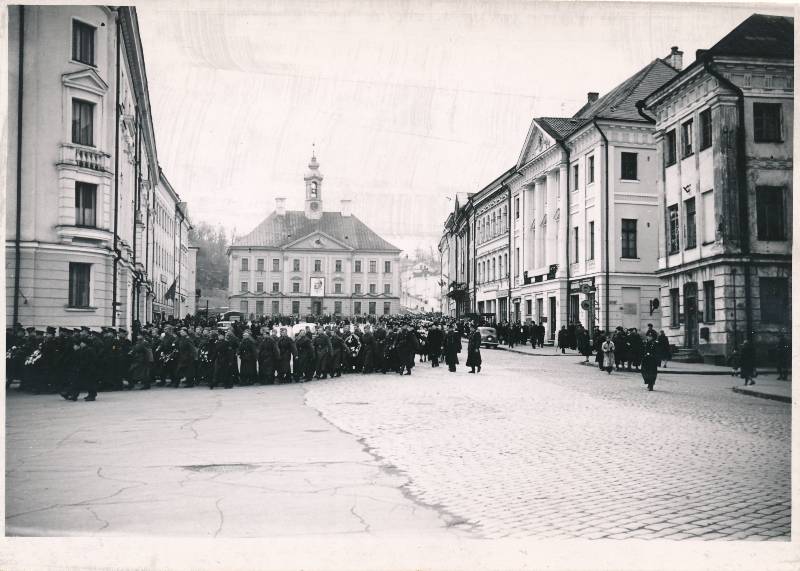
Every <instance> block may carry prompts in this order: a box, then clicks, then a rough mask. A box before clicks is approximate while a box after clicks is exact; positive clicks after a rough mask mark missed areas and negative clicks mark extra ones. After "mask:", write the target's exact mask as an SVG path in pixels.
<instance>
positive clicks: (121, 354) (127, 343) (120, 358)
mask: <svg viewBox="0 0 800 571" xmlns="http://www.w3.org/2000/svg"><path fill="white" fill-rule="evenodd" d="M132 349H133V343H132V342H131V340H130V339H129V338H128V330H127V329H120V330H119V332H118V333H117V345H116V368H117V375H116V377H117V378H119V379H120V381H121V384H122V388H124V389H125V388H127V389H132V388H133V383H132V382H131V380H130V378H128V369H130V366H131V357H130V355H131V350H132Z"/></svg>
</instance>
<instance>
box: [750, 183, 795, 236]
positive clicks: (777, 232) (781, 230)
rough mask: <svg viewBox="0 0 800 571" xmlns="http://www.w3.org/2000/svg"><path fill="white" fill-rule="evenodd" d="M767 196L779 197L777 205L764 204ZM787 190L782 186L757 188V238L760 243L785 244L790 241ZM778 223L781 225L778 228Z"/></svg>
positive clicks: (761, 186)
mask: <svg viewBox="0 0 800 571" xmlns="http://www.w3.org/2000/svg"><path fill="white" fill-rule="evenodd" d="M767 194H774V195H778V200H777V203H775V204H773V203H772V202H769V201H767V202H764V199H763V198H762V197H765V196H766V195H767ZM786 218H787V213H786V190H785V188H784V187H782V186H768V185H759V186H757V187H756V238H757V239H758V241H759V242H785V241H786V240H788V232H787V220H786ZM776 222H780V224H779V225H778V226H777V227H776Z"/></svg>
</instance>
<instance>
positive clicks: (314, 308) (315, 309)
mask: <svg viewBox="0 0 800 571" xmlns="http://www.w3.org/2000/svg"><path fill="white" fill-rule="evenodd" d="M311 313H312V314H313V315H322V302H321V301H312V302H311Z"/></svg>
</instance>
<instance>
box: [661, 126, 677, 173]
mask: <svg viewBox="0 0 800 571" xmlns="http://www.w3.org/2000/svg"><path fill="white" fill-rule="evenodd" d="M675 145H676V143H675V129H673V130H672V131H667V136H666V138H665V139H664V164H665V166H670V165H674V164H675V156H676V146H675Z"/></svg>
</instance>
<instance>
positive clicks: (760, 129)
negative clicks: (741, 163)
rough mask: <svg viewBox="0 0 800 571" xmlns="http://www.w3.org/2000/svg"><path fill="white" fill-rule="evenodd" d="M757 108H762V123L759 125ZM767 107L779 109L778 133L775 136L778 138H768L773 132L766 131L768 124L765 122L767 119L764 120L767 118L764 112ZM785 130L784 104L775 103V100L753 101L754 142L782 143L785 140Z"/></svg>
mask: <svg viewBox="0 0 800 571" xmlns="http://www.w3.org/2000/svg"><path fill="white" fill-rule="evenodd" d="M756 109H760V110H762V115H761V125H759V124H758V123H757V119H758V118H757V117H756ZM767 109H777V111H778V117H777V125H776V134H775V136H776V137H777V138H768V136H769V135H771V134H770V133H765V132H764V130H765V127H767V125H766V124H765V121H764V119H765V118H766V115H763V112H764V111H766V110H767ZM783 131H784V129H783V105H781V104H780V103H774V102H769V103H767V102H758V101H754V102H753V142H754V143H782V142H783V141H784V134H783Z"/></svg>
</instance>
